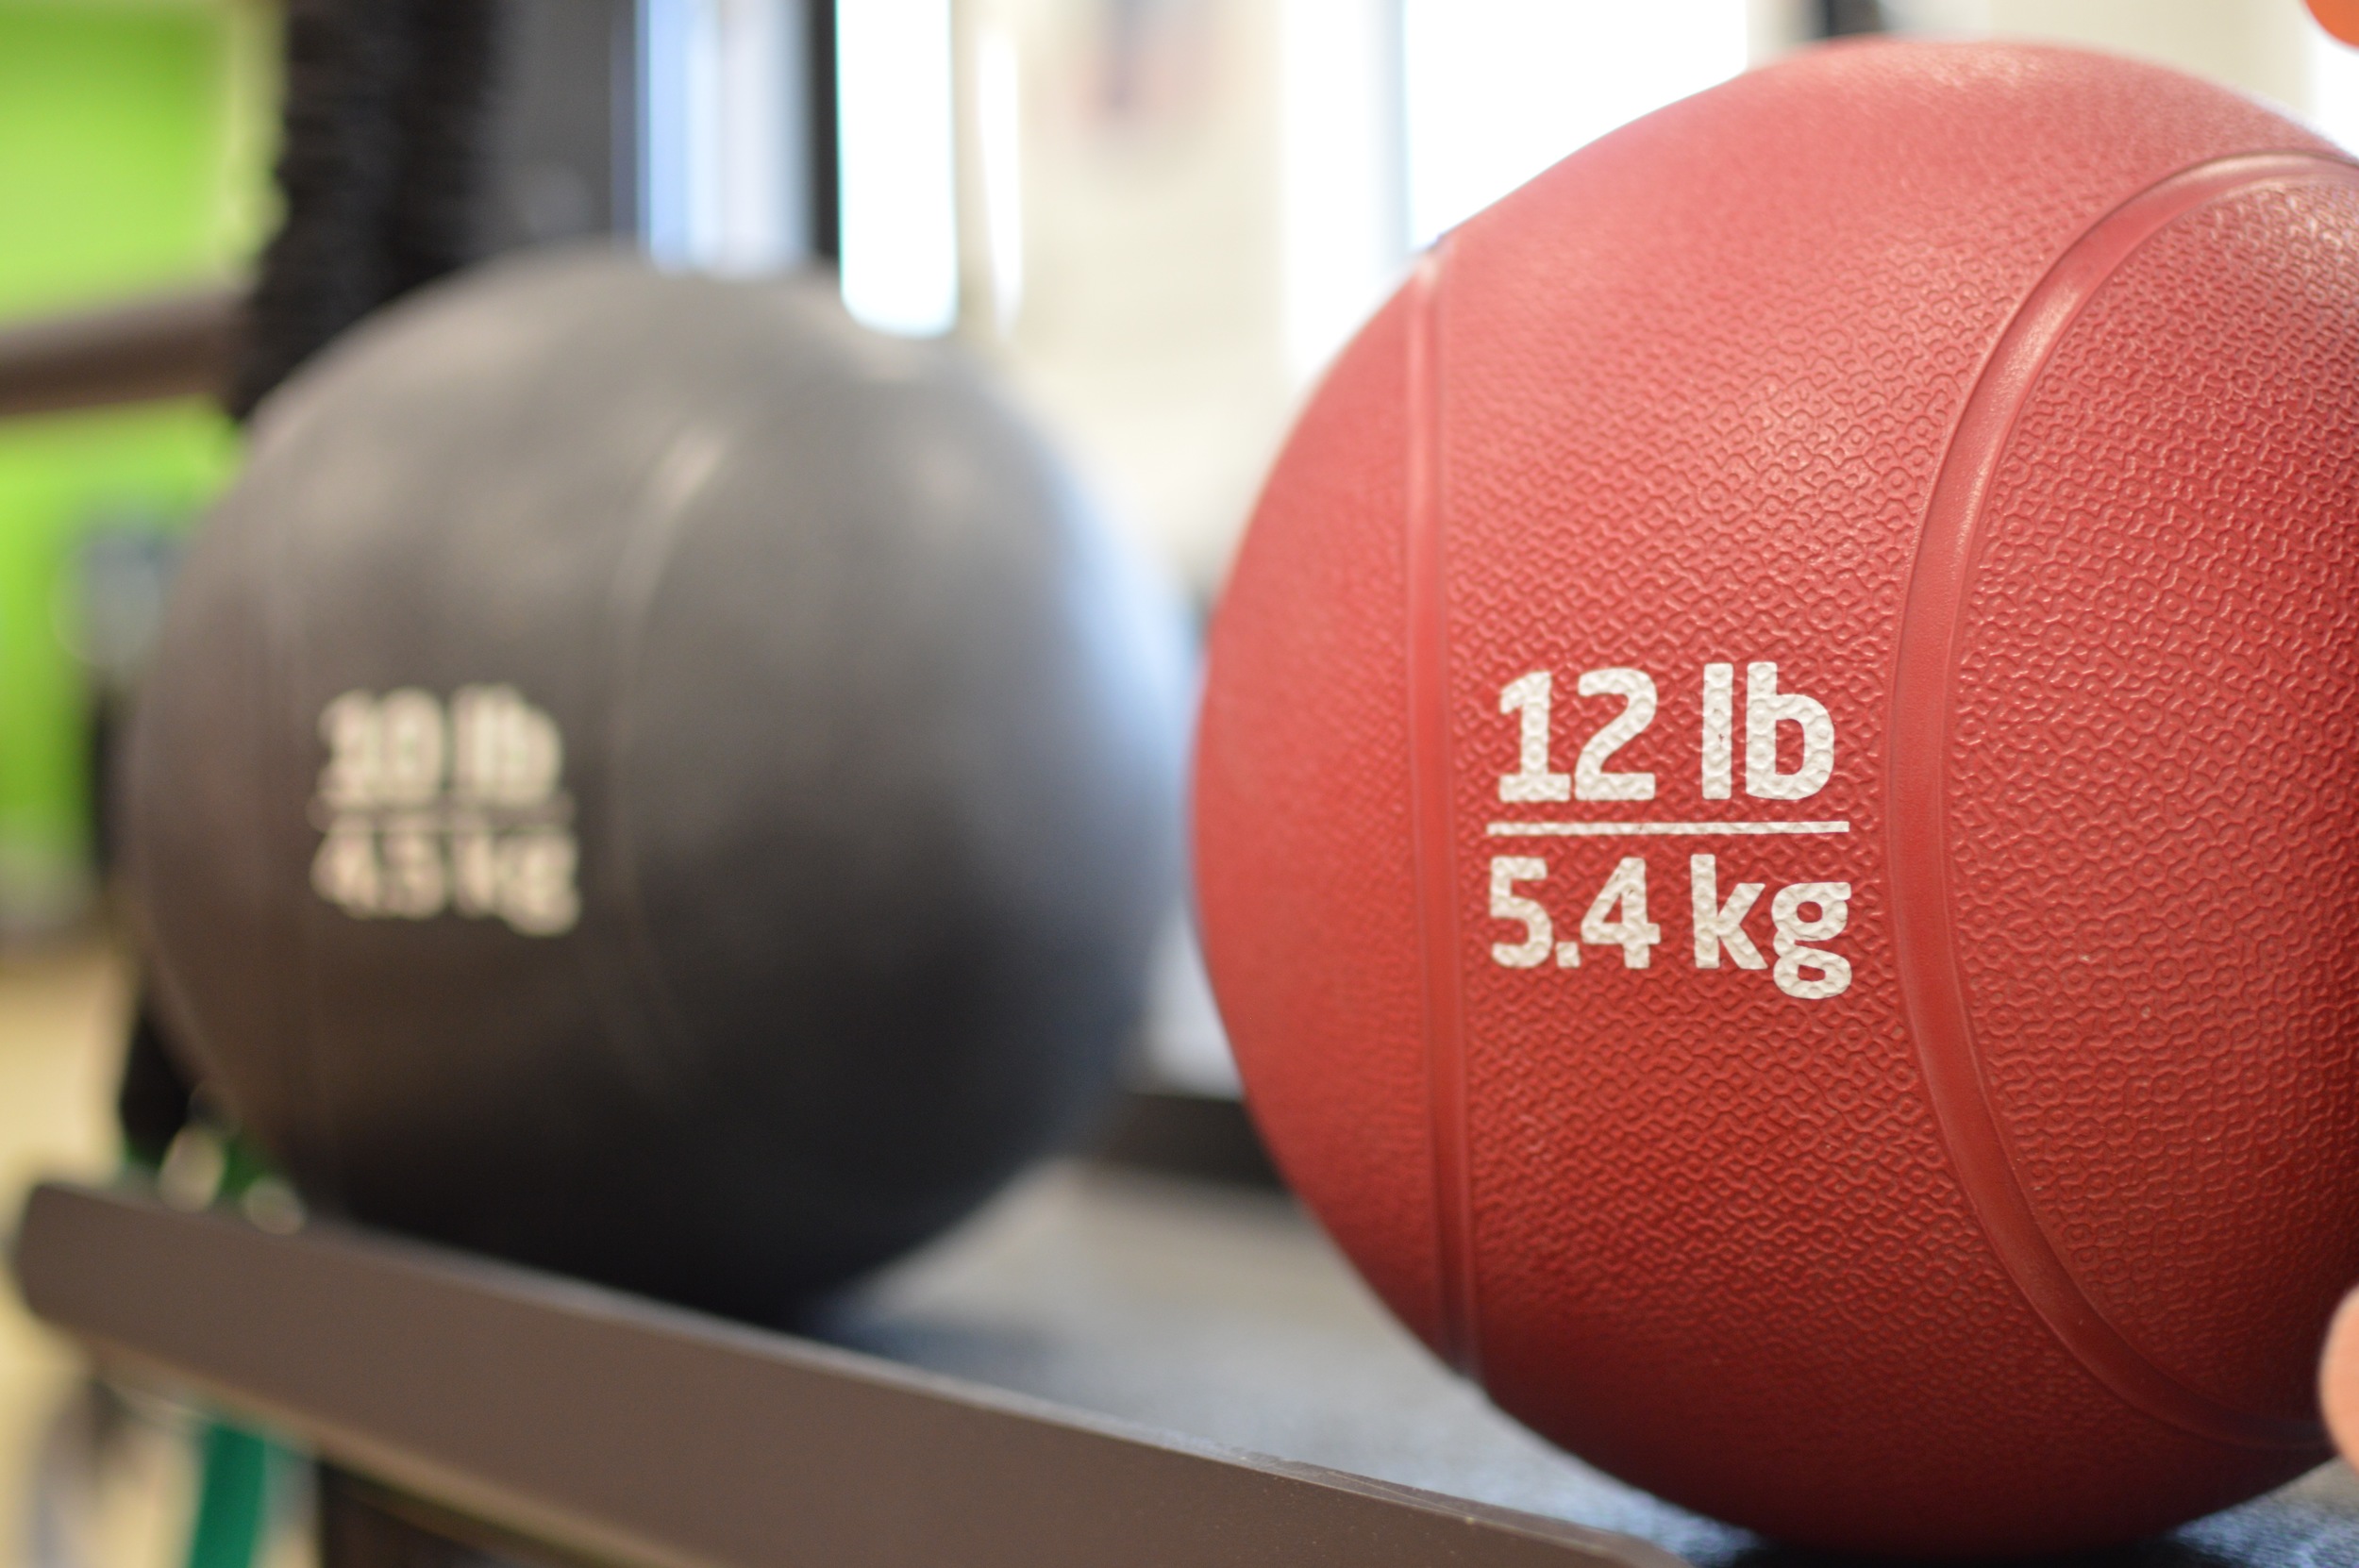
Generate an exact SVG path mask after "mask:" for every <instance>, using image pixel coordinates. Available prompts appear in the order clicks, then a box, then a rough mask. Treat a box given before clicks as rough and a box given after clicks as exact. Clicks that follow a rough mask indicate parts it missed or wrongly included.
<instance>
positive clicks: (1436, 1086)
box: [1405, 241, 1481, 1376]
mask: <svg viewBox="0 0 2359 1568" xmlns="http://www.w3.org/2000/svg"><path fill="white" fill-rule="evenodd" d="M1447 243H1448V242H1447V241H1445V242H1443V243H1442V244H1441V245H1437V246H1435V247H1434V249H1433V250H1432V251H1430V252H1429V253H1428V254H1427V255H1426V257H1425V258H1424V259H1422V260H1420V261H1419V262H1418V263H1417V270H1416V272H1415V273H1414V275H1412V276H1411V278H1410V280H1409V297H1408V306H1409V309H1408V312H1407V314H1408V321H1407V324H1406V325H1407V329H1408V365H1407V389H1406V395H1405V401H1406V402H1407V404H1408V408H1407V409H1406V410H1405V412H1406V413H1407V415H1408V424H1409V452H1408V473H1407V475H1405V478H1406V481H1407V488H1408V506H1407V509H1406V510H1407V513H1408V516H1407V519H1406V522H1407V525H1408V527H1407V535H1408V537H1407V541H1406V544H1407V550H1406V561H1405V565H1406V578H1407V590H1408V591H1407V593H1406V595H1405V597H1406V600H1407V604H1406V607H1405V608H1406V609H1407V612H1408V620H1409V628H1408V629H1409V638H1408V644H1409V803H1410V812H1411V816H1412V819H1413V821H1414V824H1415V833H1416V855H1415V863H1416V892H1417V937H1418V942H1419V944H1420V950H1421V957H1422V961H1423V967H1424V970H1425V974H1424V980H1425V987H1424V991H1425V996H1424V1002H1425V1060H1426V1100H1427V1105H1428V1107H1429V1110H1430V1120H1431V1126H1432V1143H1433V1244H1434V1263H1435V1277H1436V1281H1437V1283H1438V1284H1439V1286H1440V1290H1441V1298H1442V1299H1441V1307H1442V1325H1441V1327H1442V1345H1443V1351H1444V1354H1446V1355H1447V1357H1448V1359H1450V1360H1451V1362H1453V1363H1454V1364H1455V1365H1456V1366H1457V1367H1458V1368H1459V1369H1460V1370H1461V1371H1463V1372H1465V1373H1466V1374H1468V1375H1469V1376H1476V1375H1478V1372H1479V1368H1480V1366H1481V1343H1480V1340H1481V1335H1480V1332H1479V1313H1478V1310H1477V1307H1476V1300H1475V1282H1474V1234H1473V1229H1474V1225H1473V1222H1474V1215H1473V1212H1472V1210H1473V1201H1472V1193H1471V1191H1470V1180H1471V1174H1470V1172H1469V1170H1468V1160H1467V1149H1466V1049H1465V1030H1464V1002H1463V998H1462V997H1461V995H1460V993H1459V976H1458V922H1457V919H1456V915H1455V910H1456V909H1457V903H1458V901H1457V877H1456V875H1455V870H1454V864H1453V859H1454V858H1453V857H1452V855H1451V852H1450V802H1449V789H1450V767H1449V590H1448V580H1447V570H1446V563H1445V560H1444V523H1445V511H1444V508H1443V477H1444V475H1443V472H1442V464H1443V450H1442V364H1441V319H1440V318H1441V290H1442V269H1443V265H1444V262H1445V260H1446V259H1447Z"/></svg>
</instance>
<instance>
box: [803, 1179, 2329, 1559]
mask: <svg viewBox="0 0 2359 1568" xmlns="http://www.w3.org/2000/svg"><path fill="white" fill-rule="evenodd" d="M814 1327H815V1329H816V1331H817V1332H819V1333H822V1334H824V1335H826V1336H827V1337H828V1338H829V1339H832V1340H835V1341H836V1342H838V1343H845V1344H848V1345H856V1346H859V1347H861V1348H863V1349H868V1350H871V1351H874V1352H876V1353H878V1354H880V1355H884V1356H888V1357H891V1358H893V1359H896V1360H901V1361H906V1362H911V1363H913V1364H916V1365H920V1366H925V1367H929V1368H932V1369H934V1370H937V1371H942V1372H946V1373H950V1374H952V1375H954V1376H960V1377H962V1378H970V1379H973V1380H975V1381H977V1382H981V1383H988V1384H991V1385H994V1386H995V1387H999V1388H1004V1389H1010V1390H1014V1391H1018V1392H1021V1393H1030V1394H1036V1395H1039V1396H1041V1397H1043V1398H1046V1399H1052V1400H1055V1401H1058V1402H1059V1403H1061V1404H1065V1405H1071V1406H1076V1407H1079V1408H1080V1409H1084V1410H1097V1411H1102V1412H1104V1413H1106V1414H1110V1415H1114V1416H1119V1417H1123V1418H1125V1419H1129V1420H1133V1421H1139V1422H1144V1423H1148V1424H1151V1425H1154V1426H1163V1427H1168V1428H1171V1429H1174V1430H1177V1431H1181V1432H1186V1433H1190V1434H1193V1435H1195V1436H1198V1437H1202V1438H1207V1439H1210V1440H1212V1441H1213V1442H1216V1443H1230V1444H1234V1445H1235V1446H1237V1447H1240V1448H1247V1449H1253V1450H1257V1451H1260V1452H1263V1453H1269V1454H1280V1455H1283V1456H1285V1457H1286V1458H1288V1459H1292V1460H1305V1461H1308V1462H1310V1463H1313V1464H1320V1465H1329V1466H1332V1467H1334V1468H1336V1469H1338V1470H1344V1471H1348V1472H1351V1473H1353V1474H1357V1475H1362V1476H1371V1477H1374V1478H1377V1479H1380V1480H1387V1481H1394V1482H1397V1483H1399V1484H1402V1485H1405V1486H1414V1487H1419V1488H1423V1489H1426V1490H1429V1491H1432V1492H1439V1493H1448V1494H1450V1495H1452V1496H1459V1497H1465V1498H1468V1499H1470V1500H1474V1501H1478V1502H1483V1503H1489V1504H1493V1505H1495V1506H1497V1507H1500V1508H1507V1509H1514V1510H1522V1511H1525V1512H1531V1513H1538V1514H1545V1515H1548V1516H1549V1517H1552V1518H1559V1519H1566V1520H1573V1521H1578V1522H1580V1523H1581V1524H1584V1525H1590V1526H1596V1527H1598V1528H1601V1529H1606V1530H1611V1531H1614V1532H1617V1533H1621V1534H1627V1535H1631V1536H1636V1537H1638V1538H1640V1539H1643V1540H1647V1541H1650V1542H1652V1543H1655V1544H1657V1545H1660V1546H1662V1547H1665V1549H1667V1550H1669V1551H1672V1552H1674V1553H1676V1554H1677V1555H1679V1556H1680V1557H1681V1558H1682V1559H1684V1560H1687V1561H1689V1562H1692V1563H1694V1564H1696V1565H1697V1568H1803V1565H1806V1564H1815V1563H1819V1562H1822V1561H1828V1559H1826V1558H1824V1557H1823V1555H1822V1554H1817V1553H1812V1552H1804V1551H1798V1550H1794V1549H1791V1548H1784V1547H1778V1546H1774V1545H1771V1544H1768V1543H1764V1542H1762V1541H1761V1540H1760V1539H1759V1538H1757V1537H1755V1536H1752V1535H1750V1534H1748V1533H1747V1532H1745V1531H1742V1530H1738V1529H1734V1528H1732V1527H1730V1526H1726V1525H1722V1524H1719V1523H1717V1522H1716V1521H1714V1520H1709V1519H1705V1518H1701V1517H1699V1516H1698V1515H1696V1514H1693V1513H1689V1512H1686V1511H1685V1510H1681V1509H1677V1508H1674V1507H1672V1506H1671V1505H1670V1504H1668V1503H1665V1502H1663V1501H1662V1500H1660V1499H1659V1498H1656V1497H1654V1496H1651V1495H1650V1494H1648V1493H1643V1492H1639V1491H1637V1490H1635V1489H1634V1488H1631V1487H1628V1486H1625V1485H1623V1484H1622V1483H1621V1482H1619V1481H1616V1480H1614V1478H1613V1477H1611V1476H1606V1475H1604V1474H1602V1473H1601V1472H1598V1471H1597V1470H1593V1469H1591V1468H1590V1467H1589V1466H1587V1465H1584V1464H1582V1463H1581V1462H1580V1461H1579V1460H1574V1459H1572V1458H1570V1457H1568V1456H1566V1455H1565V1454H1564V1453H1563V1452H1562V1451H1560V1450H1558V1449H1556V1448H1553V1447H1551V1446H1550V1445H1548V1443H1544V1442H1543V1441H1541V1440H1540V1439H1539V1438H1537V1437H1535V1436H1533V1435H1532V1434H1531V1432H1529V1431H1527V1430H1526V1429H1525V1428H1523V1427H1522V1426H1517V1425H1516V1424H1515V1423H1514V1421H1512V1420H1510V1419H1509V1418H1508V1417H1506V1416H1505V1415H1502V1414H1501V1413H1499V1411H1498V1410H1497V1409H1495V1408H1494V1407H1493V1406H1492V1405H1490V1404H1489V1402H1488V1401H1486V1400H1485V1399H1484V1398H1483V1397H1482V1395H1481V1393H1480V1392H1479V1391H1477V1390H1476V1389H1475V1388H1474V1387H1473V1386H1472V1385H1471V1384H1469V1383H1467V1382H1465V1381H1464V1379H1462V1378H1460V1377H1458V1376H1456V1375H1455V1374H1453V1373H1451V1372H1449V1371H1447V1369H1445V1368H1444V1367H1443V1366H1442V1364H1441V1363H1440V1362H1439V1361H1437V1360H1435V1359H1433V1358H1432V1357H1431V1356H1430V1355H1429V1354H1428V1353H1427V1352H1426V1350H1425V1348H1424V1347H1423V1346H1422V1345H1420V1344H1418V1343H1417V1342H1416V1341H1415V1339H1414V1337H1412V1336H1411V1335H1410V1334H1409V1332H1408V1331H1407V1330H1406V1329H1404V1328H1402V1327H1401V1326H1399V1325H1398V1324H1397V1323H1396V1322H1395V1321H1394V1320H1393V1319H1392V1317H1391V1316H1390V1315H1389V1314H1388V1313H1387V1312H1386V1311H1385V1310H1384V1309H1383V1308H1382V1307H1381V1306H1380V1304H1379V1303H1378V1302H1377V1300H1376V1298H1375V1297H1374V1296H1373V1295H1372V1294H1371V1293H1369V1292H1368V1290H1367V1289H1366V1288H1365V1287H1364V1286H1363V1285H1362V1284H1361V1283H1360V1281H1359V1279H1358V1277H1357V1276H1355V1275H1354V1274H1353V1273H1352V1272H1351V1269H1350V1267H1349V1266H1348V1265H1347V1263H1345V1262H1344V1260H1343V1259H1342V1257H1341V1256H1340V1255H1339V1254H1338V1253H1337V1252H1336V1251H1335V1249H1334V1248H1333V1246H1332V1245H1331V1244H1330V1243H1328V1241H1327V1240H1326V1238H1325V1237H1324V1236H1323V1235H1322V1234H1320V1232H1319V1230H1318V1228H1317V1226H1314V1225H1313V1224H1312V1223H1311V1222H1310V1221H1309V1220H1308V1219H1307V1218H1306V1217H1305V1216H1304V1215H1303V1213H1302V1211H1301V1209H1299V1208H1298V1207H1297V1205H1296V1204H1294V1203H1293V1202H1292V1201H1291V1200H1290V1199H1287V1198H1284V1197H1281V1196H1278V1195H1275V1194H1269V1193H1254V1192H1249V1191H1242V1190H1237V1189H1232V1188H1226V1187H1221V1186H1216V1185H1214V1184H1212V1183H1205V1182H1195V1181H1186V1180H1178V1179H1172V1178H1168V1177H1157V1176H1139V1175H1133V1174H1129V1173H1124V1172H1119V1171H1113V1170H1106V1169H1102V1168H1097V1167H1088V1166H1083V1167H1075V1168H1067V1169H1063V1170H1060V1171H1056V1172H1052V1173H1050V1174H1048V1175H1046V1176H1043V1177H1040V1178H1037V1179H1035V1180H1034V1181H1033V1182H1031V1183H1030V1184H1029V1185H1028V1186H1027V1187H1025V1188H1023V1189H1021V1190H1019V1191H1018V1192H1017V1193H1012V1194H1011V1195H1010V1196H1009V1197H1008V1198H1007V1199H1005V1200H1003V1201H1002V1202H1001V1203H1000V1204H999V1205H997V1206H996V1207H995V1208H994V1209H991V1210H989V1211H987V1212H986V1213H985V1214H983V1215H982V1216H981V1217H980V1218H979V1220H978V1221H976V1222H975V1223H974V1224H972V1225H970V1226H967V1227H966V1228H964V1229H963V1230H962V1231H960V1232H959V1233H957V1234H956V1235H954V1236H952V1237H950V1238H949V1239H948V1240H946V1241H945V1242H944V1243H938V1244H937V1245H936V1246H934V1247H933V1248H931V1249H929V1250H928V1251H927V1252H925V1253H922V1254H920V1255H918V1256H917V1257H915V1258H913V1259H910V1260H909V1261H907V1262H905V1263H903V1264H902V1265H900V1266H899V1267H898V1268H895V1269H894V1270H892V1271H890V1272H888V1273H887V1274H885V1275H883V1276H879V1277H878V1279H877V1280H875V1281H874V1282H873V1283H872V1284H871V1285H870V1286H869V1287H868V1288H867V1289H865V1290H864V1291H862V1292H860V1293H856V1294H855V1295H854V1296H853V1297H851V1298H850V1299H849V1300H848V1301H847V1302H846V1303H845V1304H844V1306H843V1307H841V1308H839V1309H838V1310H837V1311H836V1313H835V1314H833V1316H832V1317H831V1318H828V1319H823V1320H822V1321H821V1322H820V1323H819V1324H817V1325H815V1326H814ZM1846 1561H1849V1560H1846ZM2085 1561H2086V1562H2088V1563H2089V1564H2090V1565H2091V1568H2096V1565H2099V1564H2101V1565H2102V1568H2244V1565H2247V1564H2250V1565H2252V1568H2261V1565H2264V1564H2266V1565H2267V1568H2359V1476H2354V1475H2353V1474H2352V1473H2351V1470H2350V1469H2349V1467H2347V1466H2345V1465H2343V1464H2340V1463H2336V1464H2332V1465H2327V1466H2324V1467H2321V1468H2320V1469H2318V1470H2317V1471H2315V1472H2313V1473H2312V1474H2311V1475H2310V1476H2305V1477H2303V1478H2302V1479H2301V1480H2300V1481H2298V1482H2296V1483H2295V1484H2294V1485H2292V1486H2289V1487H2286V1488H2284V1489H2283V1490H2281V1491H2279V1492H2277V1493H2271V1494H2270V1495H2269V1496H2267V1497H2264V1498H2260V1499H2257V1500H2255V1501H2253V1502H2251V1503H2248V1504H2246V1505H2244V1506H2243V1507H2241V1508H2237V1509H2232V1510H2228V1511H2227V1512H2225V1513H2220V1514H2217V1515H2215V1516H2213V1517H2212V1518H2209V1519H2205V1520H2202V1521H2200V1522H2199V1523H2197V1524H2194V1525H2191V1526H2186V1527H2184V1528H2183V1529H2181V1530H2178V1531H2176V1532H2174V1533H2173V1534H2171V1535H2170V1536H2167V1537H2165V1538H2163V1539H2161V1540H2158V1541H2153V1542H2150V1543H2144V1544H2142V1545H2139V1546H2135V1547H2131V1548H2126V1549H2124V1550H2120V1551H2116V1552H2109V1553H2104V1554H2099V1555H2094V1556H2091V1557H2089V1558H2087V1559H2085Z"/></svg>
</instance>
